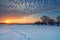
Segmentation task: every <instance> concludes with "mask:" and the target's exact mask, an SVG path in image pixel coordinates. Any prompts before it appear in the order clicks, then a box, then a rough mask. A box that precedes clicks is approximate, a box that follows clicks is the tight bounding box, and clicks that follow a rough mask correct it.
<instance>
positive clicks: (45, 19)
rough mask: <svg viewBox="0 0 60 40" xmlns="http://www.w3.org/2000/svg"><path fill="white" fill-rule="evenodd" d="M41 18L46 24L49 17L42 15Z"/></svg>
mask: <svg viewBox="0 0 60 40" xmlns="http://www.w3.org/2000/svg"><path fill="white" fill-rule="evenodd" d="M41 19H42V21H43V22H44V23H45V24H48V21H49V20H50V17H49V16H46V15H44V16H42V17H41Z"/></svg>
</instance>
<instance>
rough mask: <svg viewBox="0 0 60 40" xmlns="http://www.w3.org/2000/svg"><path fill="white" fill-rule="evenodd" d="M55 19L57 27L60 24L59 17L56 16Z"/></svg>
mask: <svg viewBox="0 0 60 40" xmlns="http://www.w3.org/2000/svg"><path fill="white" fill-rule="evenodd" d="M56 19H57V25H59V24H60V16H57V17H56Z"/></svg>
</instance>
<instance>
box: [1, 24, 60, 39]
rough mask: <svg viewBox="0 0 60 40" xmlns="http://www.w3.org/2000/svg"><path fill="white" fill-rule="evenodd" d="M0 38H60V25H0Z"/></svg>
mask: <svg viewBox="0 0 60 40" xmlns="http://www.w3.org/2000/svg"><path fill="white" fill-rule="evenodd" d="M0 40H60V26H50V25H0Z"/></svg>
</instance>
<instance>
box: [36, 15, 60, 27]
mask: <svg viewBox="0 0 60 40" xmlns="http://www.w3.org/2000/svg"><path fill="white" fill-rule="evenodd" d="M41 20H42V22H40V21H36V22H35V24H37V25H40V24H41V25H58V26H59V25H60V16H57V17H56V20H55V19H52V18H50V17H49V16H46V15H44V16H42V17H41Z"/></svg>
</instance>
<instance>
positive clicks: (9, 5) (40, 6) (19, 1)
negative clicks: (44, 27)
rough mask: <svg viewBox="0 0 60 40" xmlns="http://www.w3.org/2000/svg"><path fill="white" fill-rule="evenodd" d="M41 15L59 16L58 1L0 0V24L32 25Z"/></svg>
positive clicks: (59, 6) (59, 7)
mask: <svg viewBox="0 0 60 40" xmlns="http://www.w3.org/2000/svg"><path fill="white" fill-rule="evenodd" d="M43 15H47V16H50V17H51V18H53V19H55V18H56V17H57V16H60V0H0V23H6V22H7V23H8V22H9V23H34V22H35V21H41V19H40V17H42V16H43Z"/></svg>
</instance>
